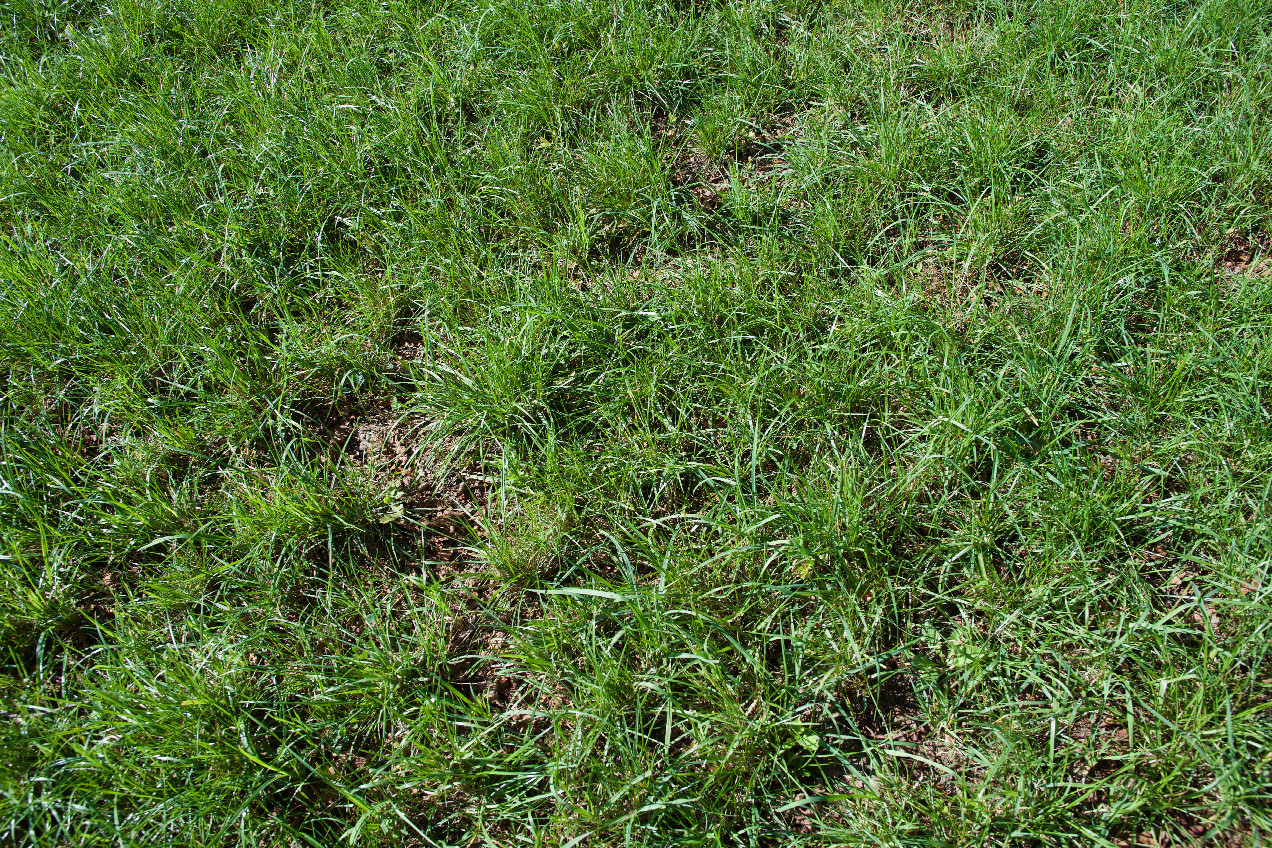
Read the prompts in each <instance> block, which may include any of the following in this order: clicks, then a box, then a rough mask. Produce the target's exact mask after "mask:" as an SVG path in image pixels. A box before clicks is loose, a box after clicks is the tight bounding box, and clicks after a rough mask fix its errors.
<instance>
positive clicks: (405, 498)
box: [329, 401, 492, 579]
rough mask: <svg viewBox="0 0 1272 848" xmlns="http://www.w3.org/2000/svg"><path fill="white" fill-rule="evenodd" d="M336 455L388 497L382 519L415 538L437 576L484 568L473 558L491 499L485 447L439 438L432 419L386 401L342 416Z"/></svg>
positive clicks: (335, 431) (458, 437)
mask: <svg viewBox="0 0 1272 848" xmlns="http://www.w3.org/2000/svg"><path fill="white" fill-rule="evenodd" d="M329 439H330V441H331V444H332V446H333V449H334V450H336V451H338V452H339V453H340V454H341V455H342V457H343V459H344V461H345V462H346V463H348V464H349V465H351V466H352V467H353V468H354V469H356V470H357V472H358V473H360V474H362V475H364V476H365V477H366V478H368V479H369V480H370V482H371V484H372V485H373V487H375V488H378V489H380V490H381V491H383V493H384V503H383V506H382V509H381V514H380V516H379V520H380V522H381V523H382V524H385V525H390V526H392V527H405V528H409V529H412V530H413V531H415V532H418V533H419V535H420V538H421V539H422V540H423V542H424V551H423V555H424V558H425V562H424V563H422V564H423V565H426V566H427V567H428V568H429V569H430V571H431V573H432V574H434V576H436V577H438V578H439V579H440V578H441V576H442V575H441V572H451V573H452V574H455V575H461V574H463V575H466V574H469V573H471V572H474V571H478V570H479V566H478V564H477V563H475V562H473V561H472V557H471V554H470V552H469V550H470V545H471V542H472V540H473V539H474V537H475V536H476V535H477V534H479V533H480V528H481V526H482V518H483V516H484V514H485V511H486V505H487V502H488V500H489V494H490V479H489V477H488V476H487V475H486V474H484V473H483V468H482V465H481V455H482V454H483V453H484V452H485V451H483V450H481V448H486V449H490V448H491V447H492V446H490V445H476V446H474V445H468V444H466V442H465V440H464V438H463V435H462V434H446V435H444V436H441V437H440V438H439V437H437V436H436V435H435V434H434V433H433V432H432V431H431V422H429V421H428V420H426V419H424V418H422V417H420V416H417V415H413V414H410V413H408V412H404V411H402V410H400V409H394V408H393V407H392V405H391V404H390V403H388V402H387V401H381V402H377V403H373V404H369V405H367V406H363V407H360V408H358V409H352V410H348V411H347V412H346V414H344V415H341V416H338V417H337V418H336V420H335V422H334V424H333V425H332V427H331V430H330V432H329Z"/></svg>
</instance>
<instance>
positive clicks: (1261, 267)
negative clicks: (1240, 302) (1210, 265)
mask: <svg viewBox="0 0 1272 848" xmlns="http://www.w3.org/2000/svg"><path fill="white" fill-rule="evenodd" d="M1270 254H1272V233H1263V232H1256V233H1251V234H1250V235H1249V236H1246V235H1234V236H1232V237H1231V238H1229V239H1228V242H1227V243H1226V244H1225V245H1224V247H1223V255H1222V257H1221V258H1220V259H1219V262H1218V265H1219V268H1220V269H1221V270H1222V271H1223V273H1225V274H1228V275H1230V276H1233V275H1241V276H1245V277H1255V278H1258V279H1262V278H1264V277H1268V276H1272V255H1270Z"/></svg>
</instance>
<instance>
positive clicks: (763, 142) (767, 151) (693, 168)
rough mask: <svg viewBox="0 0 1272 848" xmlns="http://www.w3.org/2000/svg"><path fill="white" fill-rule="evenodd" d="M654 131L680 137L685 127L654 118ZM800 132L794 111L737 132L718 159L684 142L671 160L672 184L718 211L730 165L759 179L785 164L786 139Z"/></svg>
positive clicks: (747, 176) (746, 176)
mask: <svg viewBox="0 0 1272 848" xmlns="http://www.w3.org/2000/svg"><path fill="white" fill-rule="evenodd" d="M654 129H655V131H656V132H657V133H658V134H660V135H663V136H666V137H669V138H672V139H678V138H679V137H680V136H681V135H682V134H683V132H684V131H683V129H682V128H681V127H679V126H678V125H676V124H674V123H670V122H668V121H667V120H665V119H663V120H662V121H655V126H654ZM797 135H798V127H797V126H796V123H795V114H794V113H793V112H792V113H790V114H787V115H783V116H781V117H779V118H777V119H776V120H775V121H774V122H773V123H771V124H768V125H766V126H763V127H758V128H755V129H752V130H751V131H750V132H748V133H746V134H744V135H740V136H738V138H736V139H735V140H734V142H733V145H732V146H731V148H730V149H729V150H727V151H725V156H724V158H723V159H720V160H716V159H712V158H711V157H709V156H707V155H706V154H704V153H703V152H702V151H700V150H698V149H697V148H695V147H694V146H693V145H691V144H683V146H682V147H681V149H680V151H679V152H678V153H677V154H676V155H675V156H674V157H673V158H672V160H671V162H670V163H669V167H670V170H671V184H672V185H673V186H674V187H676V188H679V189H685V190H688V191H689V193H690V194H692V195H693V197H694V199H695V200H696V201H697V202H698V205H699V206H701V207H702V208H704V209H706V210H708V211H711V212H715V211H717V210H719V209H720V207H721V206H722V205H723V203H724V197H725V195H727V194H728V191H729V186H730V178H729V166H730V165H731V164H736V165H737V166H738V167H739V168H740V169H741V172H742V176H743V178H744V180H746V181H747V182H748V183H757V182H760V181H762V180H764V179H765V178H767V176H768V175H769V174H770V172H773V171H775V170H778V169H780V168H781V167H782V165H783V164H784V162H783V160H782V150H783V148H784V146H785V145H786V143H787V142H788V141H789V140H790V139H792V138H795V137H796V136H797Z"/></svg>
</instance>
